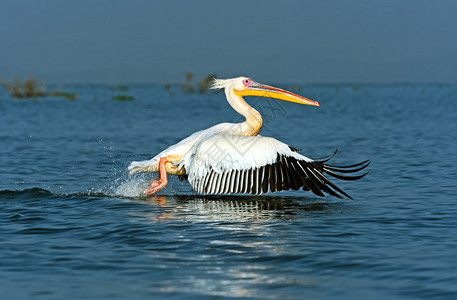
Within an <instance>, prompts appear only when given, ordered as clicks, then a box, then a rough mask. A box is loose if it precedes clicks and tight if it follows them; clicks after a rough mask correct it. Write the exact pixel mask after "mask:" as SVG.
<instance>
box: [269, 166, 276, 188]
mask: <svg viewBox="0 0 457 300" xmlns="http://www.w3.org/2000/svg"><path fill="white" fill-rule="evenodd" d="M268 167H269V169H270V171H269V173H270V191H271V192H272V193H274V192H276V168H275V166H274V165H268Z"/></svg>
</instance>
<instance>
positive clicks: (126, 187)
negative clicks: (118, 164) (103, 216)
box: [111, 177, 148, 197]
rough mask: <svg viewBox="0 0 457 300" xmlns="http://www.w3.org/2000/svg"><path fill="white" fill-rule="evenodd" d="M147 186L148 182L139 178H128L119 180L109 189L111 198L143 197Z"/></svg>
mask: <svg viewBox="0 0 457 300" xmlns="http://www.w3.org/2000/svg"><path fill="white" fill-rule="evenodd" d="M147 186H148V181H147V180H145V179H144V178H141V177H128V178H127V179H124V180H120V181H119V182H117V183H115V184H114V185H113V186H112V187H111V194H112V195H113V196H123V197H144V196H145V193H144V190H145V189H146V188H147Z"/></svg>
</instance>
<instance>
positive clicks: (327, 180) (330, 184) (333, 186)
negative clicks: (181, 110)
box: [317, 171, 353, 200]
mask: <svg viewBox="0 0 457 300" xmlns="http://www.w3.org/2000/svg"><path fill="white" fill-rule="evenodd" d="M317 172H318V174H319V175H320V176H321V177H322V180H324V182H325V183H326V184H328V185H329V186H330V187H331V188H333V189H334V190H336V191H337V192H338V193H340V194H343V195H344V196H346V197H348V198H349V199H351V200H353V199H352V197H351V196H349V195H348V194H347V193H346V192H344V191H343V190H342V189H340V188H339V187H338V186H336V185H335V184H334V183H333V182H332V181H331V180H330V179H328V178H327V177H326V176H325V175H324V174H322V173H321V172H320V171H317ZM340 198H342V197H341V196H340Z"/></svg>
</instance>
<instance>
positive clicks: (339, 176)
mask: <svg viewBox="0 0 457 300" xmlns="http://www.w3.org/2000/svg"><path fill="white" fill-rule="evenodd" d="M325 172H326V173H328V174H330V175H331V176H333V177H335V178H338V179H341V180H358V179H360V178H363V177H364V176H365V175H367V174H368V172H367V173H364V174H362V175H358V176H345V175H341V174H338V173H335V172H332V171H330V170H326V171H325Z"/></svg>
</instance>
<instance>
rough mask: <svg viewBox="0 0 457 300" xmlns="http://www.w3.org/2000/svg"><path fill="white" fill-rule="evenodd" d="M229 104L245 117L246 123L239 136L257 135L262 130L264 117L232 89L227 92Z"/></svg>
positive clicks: (243, 124)
mask: <svg viewBox="0 0 457 300" xmlns="http://www.w3.org/2000/svg"><path fill="white" fill-rule="evenodd" d="M225 95H226V97H227V101H228V103H229V104H230V105H231V106H232V107H233V109H234V110H236V112H237V113H239V114H240V115H242V116H244V117H245V118H246V121H244V122H242V123H241V124H240V125H241V126H240V129H239V130H238V133H237V135H257V134H259V132H260V129H262V125H263V120H262V115H261V114H260V113H259V112H258V111H257V110H255V109H254V108H253V107H251V106H250V105H249V104H247V103H246V101H244V99H243V98H242V97H240V96H238V95H237V94H235V92H234V91H233V90H231V89H226V90H225Z"/></svg>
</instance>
